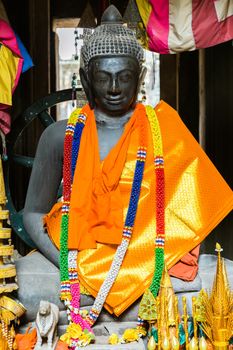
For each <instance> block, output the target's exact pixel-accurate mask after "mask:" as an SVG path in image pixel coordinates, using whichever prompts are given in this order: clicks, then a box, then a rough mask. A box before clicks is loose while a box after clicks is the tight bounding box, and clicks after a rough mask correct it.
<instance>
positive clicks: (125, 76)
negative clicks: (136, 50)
mask: <svg viewBox="0 0 233 350" xmlns="http://www.w3.org/2000/svg"><path fill="white" fill-rule="evenodd" d="M132 79H133V76H132V74H131V73H130V72H122V73H120V74H119V80H120V81H121V82H122V83H128V82H129V81H131V80H132Z"/></svg>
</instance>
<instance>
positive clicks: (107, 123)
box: [95, 108, 133, 129]
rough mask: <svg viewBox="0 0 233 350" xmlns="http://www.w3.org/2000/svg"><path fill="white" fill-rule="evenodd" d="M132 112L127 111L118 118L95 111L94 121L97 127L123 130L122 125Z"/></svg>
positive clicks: (98, 110)
mask: <svg viewBox="0 0 233 350" xmlns="http://www.w3.org/2000/svg"><path fill="white" fill-rule="evenodd" d="M132 113H133V110H131V109H130V110H129V111H127V112H126V113H124V114H122V115H120V116H110V115H107V114H106V113H104V112H103V111H101V110H100V109H98V108H96V109H95V119H96V123H97V127H98V126H101V127H106V128H107V129H123V127H124V125H125V124H126V123H127V121H128V120H129V118H130V117H131V115H132Z"/></svg>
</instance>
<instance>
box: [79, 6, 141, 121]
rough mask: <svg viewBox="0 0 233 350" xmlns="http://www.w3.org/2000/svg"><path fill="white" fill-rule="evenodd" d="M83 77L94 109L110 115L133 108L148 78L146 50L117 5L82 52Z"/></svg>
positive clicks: (104, 18)
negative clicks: (139, 91)
mask: <svg viewBox="0 0 233 350" xmlns="http://www.w3.org/2000/svg"><path fill="white" fill-rule="evenodd" d="M81 62H82V66H81V68H80V78H81V82H82V85H83V88H84V90H85V93H86V95H87V98H88V100H89V103H90V106H91V108H97V109H98V110H99V111H100V112H102V113H105V114H107V115H109V116H113V117H114V116H122V115H124V114H125V113H127V112H128V111H130V110H131V109H133V107H134V105H135V102H136V99H137V94H138V89H139V87H140V84H141V82H142V80H143V78H144V75H145V68H143V67H142V62H143V49H142V47H141V46H140V44H139V43H138V42H137V39H136V37H135V35H134V32H133V31H132V30H131V29H129V28H127V27H126V26H124V25H123V21H122V17H121V14H120V13H119V11H118V10H117V9H116V7H115V6H113V5H111V6H109V7H108V8H107V10H106V11H105V12H104V14H103V16H102V20H101V25H100V26H98V27H97V28H96V29H95V30H94V33H93V34H92V35H91V36H90V37H88V39H86V40H85V42H84V45H83V47H82V49H81Z"/></svg>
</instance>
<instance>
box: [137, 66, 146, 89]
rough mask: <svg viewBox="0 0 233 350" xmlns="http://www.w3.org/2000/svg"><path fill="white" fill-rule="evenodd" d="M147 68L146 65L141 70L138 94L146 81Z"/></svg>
mask: <svg viewBox="0 0 233 350" xmlns="http://www.w3.org/2000/svg"><path fill="white" fill-rule="evenodd" d="M146 72H147V68H146V67H145V66H142V69H141V72H140V74H139V78H138V87H137V95H138V94H139V91H140V88H141V85H142V83H143V82H144V79H145V76H146Z"/></svg>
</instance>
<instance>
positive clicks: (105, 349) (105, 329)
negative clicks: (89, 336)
mask: <svg viewBox="0 0 233 350" xmlns="http://www.w3.org/2000/svg"><path fill="white" fill-rule="evenodd" d="M32 327H33V328H34V327H35V324H34V323H32ZM135 327H136V322H104V323H103V322H100V323H98V325H96V326H95V327H93V330H94V333H95V336H96V340H95V343H94V344H90V345H88V346H86V347H85V349H87V350H146V346H145V345H144V342H143V340H142V339H139V341H138V342H132V343H128V344H117V345H109V344H108V338H109V336H110V335H111V334H112V333H116V334H117V335H118V336H119V337H121V336H122V334H123V333H124V331H125V330H126V329H127V328H135ZM26 328H27V327H26V326H22V327H20V333H24V332H25V331H26ZM65 331H66V326H65V325H62V326H58V335H59V336H61V335H62V334H64V333H65ZM35 350H36V348H35ZM41 350H47V348H46V347H42V348H41Z"/></svg>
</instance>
